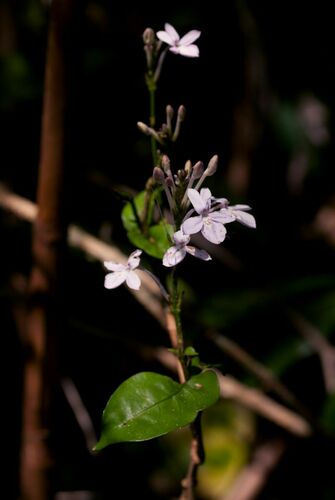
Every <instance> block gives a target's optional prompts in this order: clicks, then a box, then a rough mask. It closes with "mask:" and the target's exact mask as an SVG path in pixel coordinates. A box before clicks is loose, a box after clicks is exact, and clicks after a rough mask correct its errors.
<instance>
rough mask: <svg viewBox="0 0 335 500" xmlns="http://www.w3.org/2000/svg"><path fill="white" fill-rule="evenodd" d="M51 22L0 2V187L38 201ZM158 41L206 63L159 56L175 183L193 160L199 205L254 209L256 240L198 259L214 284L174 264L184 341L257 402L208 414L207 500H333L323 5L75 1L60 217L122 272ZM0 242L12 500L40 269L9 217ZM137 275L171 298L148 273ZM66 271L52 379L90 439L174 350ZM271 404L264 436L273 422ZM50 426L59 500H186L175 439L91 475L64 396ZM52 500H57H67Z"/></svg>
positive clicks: (333, 321) (332, 242)
mask: <svg viewBox="0 0 335 500" xmlns="http://www.w3.org/2000/svg"><path fill="white" fill-rule="evenodd" d="M48 17H49V2H42V1H40V0H1V1H0V112H1V114H0V123H1V170H0V171H1V175H0V183H1V185H3V186H6V188H7V189H9V190H10V191H11V192H13V193H16V194H18V195H20V196H21V197H24V198H26V199H29V200H32V201H35V200H36V187H37V178H38V165H39V151H40V150H39V148H40V134H41V115H42V98H43V83H44V69H45V56H46V43H47V30H48ZM165 22H169V23H171V24H172V25H173V26H174V27H175V28H176V29H177V31H178V32H179V33H180V34H181V35H182V34H184V33H186V32H187V31H189V30H191V29H199V30H201V32H202V35H201V37H200V39H199V48H200V58H199V59H187V58H182V57H180V56H174V55H173V54H171V53H168V55H167V58H166V61H165V63H164V66H163V70H162V75H161V79H160V82H159V87H158V92H157V119H158V123H162V122H163V121H164V119H165V111H164V110H165V106H166V105H167V104H171V105H172V106H173V107H174V108H175V109H177V108H178V106H179V105H180V104H183V105H185V107H186V112H187V118H186V121H185V123H184V124H183V128H182V132H181V136H180V139H179V142H178V144H177V146H176V148H175V150H174V151H173V154H172V157H171V160H172V166H173V167H174V168H175V169H176V170H177V169H179V168H182V167H183V166H184V164H185V161H186V160H188V159H190V160H191V161H192V163H195V162H196V161H198V160H202V161H204V162H205V163H206V162H208V160H209V159H210V158H211V157H212V156H213V155H214V154H218V155H219V160H220V161H219V168H218V171H217V173H216V175H215V177H211V178H210V179H209V180H208V184H207V185H208V187H210V188H211V189H212V190H213V191H214V194H215V195H216V196H217V197H227V198H228V199H229V200H230V201H231V203H242V204H248V205H250V206H251V207H252V213H253V215H254V216H255V218H256V221H257V229H256V230H251V229H248V228H245V227H243V226H240V225H238V224H231V225H230V226H229V228H228V229H229V231H228V237H227V239H226V240H225V242H224V243H223V244H222V245H221V246H220V247H214V248H211V247H209V251H210V253H212V255H213V257H214V259H213V262H212V263H210V265H202V263H200V264H199V262H198V261H196V262H194V260H193V259H186V260H185V262H184V263H183V265H182V266H181V269H180V271H181V275H182V278H183V280H184V281H185V288H186V294H185V300H184V325H185V331H186V333H187V336H188V338H189V341H190V342H191V343H192V344H193V345H194V347H195V348H196V349H197V350H198V351H199V352H200V353H201V358H202V360H203V361H204V362H206V363H209V364H216V365H217V366H219V368H220V370H221V371H222V373H223V374H224V375H225V376H227V377H231V378H232V380H233V381H238V382H239V383H240V384H243V387H244V388H246V389H247V390H248V389H250V390H251V392H247V395H242V396H241V395H240V396H238V395H237V394H236V391H235V393H234V394H232V395H230V396H229V395H227V398H223V399H222V401H220V402H219V403H218V404H217V405H215V407H213V408H212V409H210V410H209V411H208V412H206V415H205V421H204V432H205V444H206V449H207V461H206V464H205V465H204V466H203V467H202V469H201V472H200V478H199V498H200V499H202V500H218V499H228V500H242V499H251V498H257V499H264V500H265V499H266V500H283V499H285V500H287V499H291V498H292V499H293V498H294V499H296V498H307V497H310V498H315V499H318V500H331V499H335V484H334V474H333V463H334V454H335V440H334V436H335V348H334V347H333V343H334V340H335V258H334V256H335V248H334V246H335V170H334V160H335V151H334V144H333V134H334V120H333V114H334V107H335V97H334V88H335V66H334V61H333V59H334V58H333V27H332V22H333V18H332V16H331V15H330V4H329V3H327V2H323V1H321V2H318V3H313V2H312V3H311V4H310V5H307V4H306V3H303V2H288V1H286V0H284V1H283V0H282V1H280V2H279V1H278V0H273V1H272V2H265V1H263V2H259V1H257V2H256V1H252V0H249V1H247V0H226V1H225V2H222V3H218V2H212V1H210V0H209V1H207V2H202V4H201V6H200V7H198V6H195V5H194V4H193V3H192V2H174V1H170V2H168V3H165V4H164V5H162V4H157V3H154V4H152V3H151V2H141V3H138V4H137V5H136V6H132V5H131V4H128V3H127V2H109V1H107V0H86V1H84V0H83V1H82V9H81V13H80V19H79V20H78V24H77V25H76V30H75V31H74V33H73V37H75V39H76V44H75V51H76V52H75V57H74V60H75V63H76V64H75V68H73V69H74V71H73V74H74V76H73V80H72V83H71V85H72V88H71V93H70V95H71V108H70V109H71V115H70V118H69V127H68V136H69V137H68V140H69V155H68V159H67V164H66V188H67V197H66V203H67V214H66V217H67V221H68V222H69V223H71V224H76V225H78V226H80V227H82V228H83V229H85V230H86V231H88V232H89V233H91V234H92V235H94V236H96V237H98V238H99V239H100V240H102V241H104V242H106V243H108V244H113V245H117V246H118V247H119V248H121V249H122V250H123V251H124V252H125V253H126V254H128V253H130V251H132V249H133V248H132V245H131V244H130V243H129V242H128V241H127V238H126V233H125V230H124V229H123V227H122V223H121V218H120V212H121V210H122V208H123V206H124V201H123V200H122V198H121V197H120V196H117V195H116V192H117V191H119V190H120V189H121V190H126V191H128V192H133V193H136V192H138V191H140V190H141V189H143V186H144V183H145V181H146V180H147V179H148V177H149V176H150V175H151V172H152V163H151V156H150V144H149V141H148V138H147V137H145V136H143V135H141V133H140V132H139V130H138V129H137V126H136V123H137V121H143V122H146V123H148V114H149V111H148V94H147V89H146V86H145V80H144V73H145V68H146V66H145V56H144V52H143V42H142V33H143V31H144V29H145V28H147V27H151V28H153V29H154V30H155V31H158V30H161V29H163V26H164V23H165ZM0 194H1V193H0ZM0 222H1V235H2V237H1V247H0V248H1V261H2V266H1V267H2V271H1V274H0V275H1V281H0V311H1V324H2V328H1V330H2V338H3V353H4V359H3V363H2V364H3V365H6V363H8V365H6V369H5V370H4V375H3V380H4V388H5V398H4V405H3V408H4V410H3V413H4V416H5V423H4V428H3V431H4V438H5V446H4V448H3V449H4V450H5V451H4V453H5V462H6V466H5V467H6V469H8V472H6V475H5V477H4V478H3V484H2V488H3V490H4V491H6V490H7V491H9V492H10V494H9V496H6V498H13V499H16V498H18V497H19V479H18V477H19V450H20V433H21V422H22V416H21V414H22V378H23V377H22V374H23V361H24V357H25V352H24V348H23V343H22V339H21V336H20V317H21V316H20V311H21V310H22V308H24V307H25V304H26V296H25V290H26V284H27V282H28V279H29V274H30V270H31V265H32V259H31V238H32V232H31V225H30V224H29V222H27V221H24V220H22V219H20V218H18V217H17V216H15V215H14V214H13V213H12V212H11V211H10V210H8V208H7V209H6V208H4V207H2V208H1V210H0ZM144 261H145V263H146V265H147V266H148V267H150V268H151V269H152V270H153V271H154V272H155V273H157V274H158V275H159V276H160V277H161V279H162V280H164V279H165V277H166V273H165V271H164V270H162V268H161V265H160V262H159V261H158V260H157V261H155V259H153V258H150V257H146V258H145V259H144ZM66 266H67V267H66V274H65V292H64V297H63V304H64V309H65V312H66V321H65V322H64V327H63V330H62V332H61V338H60V346H61V349H60V354H59V356H60V375H61V377H63V379H66V380H68V379H70V380H71V381H73V382H74V384H75V386H76V387H77V389H78V391H79V393H80V395H81V398H82V400H83V402H84V404H85V406H86V408H87V410H88V412H89V414H90V417H91V419H92V422H93V425H94V428H95V432H96V433H97V434H99V430H100V419H101V413H102V410H103V408H104V406H105V404H106V402H107V400H108V398H109V396H110V394H111V393H112V392H113V391H114V390H115V388H116V387H117V386H118V385H119V384H120V383H121V382H122V381H123V380H124V379H125V378H127V377H129V376H131V375H133V374H134V373H136V372H138V371H143V370H156V371H158V372H161V373H168V370H167V368H166V367H164V366H162V365H161V364H160V363H159V361H158V360H157V359H154V357H152V356H151V357H150V355H148V352H152V351H151V349H152V348H153V347H160V346H166V347H169V339H168V336H167V334H166V332H165V331H164V329H163V328H162V327H161V326H160V325H159V323H158V322H157V321H156V320H155V319H154V318H153V317H151V316H150V314H149V312H148V311H146V309H145V308H143V307H142V306H141V305H140V304H139V303H138V302H137V301H136V299H135V298H134V296H133V295H130V294H129V293H128V290H126V288H125V287H121V288H120V289H118V290H117V291H107V290H105V289H104V287H103V281H104V275H105V272H104V269H103V266H102V265H101V263H99V262H97V261H95V260H94V259H92V258H90V257H88V256H87V255H84V254H83V253H82V252H80V251H79V250H74V249H72V248H69V249H68V253H67V260H66ZM21 327H22V324H21ZM229 341H232V342H233V344H231V343H230V342H229ZM279 381H280V382H279ZM253 390H256V394H257V395H261V399H260V400H259V401H258V400H257V401H258V403H256V404H255V403H253V402H252V401H251V402H250V400H249V399H248V397H250V395H253V394H254V392H252V391H253ZM263 396H264V398H265V399H262V397H263ZM274 402H275V403H278V406H275V407H274V410H273V411H274V414H275V415H274V416H273V414H272V413H271V411H270V410H269V411H270V414H269V412H268V411H267V410H268V408H269V407H268V405H270V408H272V407H271V404H272V403H274ZM282 408H284V410H285V409H290V410H291V411H292V412H294V413H295V414H296V415H299V417H300V418H301V419H303V421H304V422H305V423H306V425H307V426H308V428H309V431H308V432H306V435H304V436H301V435H299V432H297V431H292V429H291V428H290V426H289V424H287V425H286V424H285V423H283V422H281V423H279V421H278V418H277V417H278V415H277V417H276V412H279V413H280V411H281V409H282ZM271 415H272V416H271ZM290 415H291V414H290ZM56 422H57V435H56V439H55V443H56V446H55V449H56V464H57V466H56V484H57V491H59V492H76V491H81V492H82V493H81V495H82V496H81V497H76V498H81V499H82V500H84V499H85V498H87V499H89V498H91V499H110V498H121V497H122V498H135V497H139V496H141V498H142V497H144V498H147V499H150V498H152V499H155V498H157V499H164V498H174V497H177V496H178V490H179V484H180V480H181V478H182V477H183V474H184V471H185V468H186V467H187V460H188V448H187V443H188V439H189V436H188V433H187V432H185V431H181V432H178V433H175V434H173V435H168V436H166V437H163V438H160V439H157V440H153V441H148V442H145V443H133V444H120V445H119V444H118V445H113V446H111V447H109V448H107V449H106V450H104V451H103V452H101V453H100V454H99V455H92V454H91V453H90V452H89V451H88V449H87V446H86V441H85V439H84V436H83V433H82V430H81V429H80V426H79V425H78V423H77V421H76V418H75V416H74V413H73V410H72V408H71V405H69V402H68V400H67V399H66V397H65V396H64V392H63V391H62V390H59V394H58V401H57V413H56ZM248 474H249V475H248ZM246 477H247V480H245V478H246ZM255 477H257V478H258V483H257V484H258V486H257V487H256V489H255V488H254V489H253V484H254V483H252V478H255ZM248 478H249V480H248ZM250 478H251V479H250ZM243 481H246V482H245V483H244V482H243ZM256 482H257V481H256ZM238 485H242V486H243V488H242V489H243V493H241V492H240V493H239V492H238V491H237V490H238ZM120 491H121V492H122V493H120V494H116V492H120ZM83 492H86V493H83ZM62 495H63V494H60V495H59V499H61V498H63V499H65V498H72V497H65V496H62ZM85 495H88V496H85ZM229 495H230V496H229ZM239 495H240V496H239ZM243 495H244V496H243ZM248 495H249V496H248ZM73 498H74V497H73Z"/></svg>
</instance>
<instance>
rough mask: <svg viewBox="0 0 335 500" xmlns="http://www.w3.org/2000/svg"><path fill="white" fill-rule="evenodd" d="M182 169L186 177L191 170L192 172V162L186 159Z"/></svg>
mask: <svg viewBox="0 0 335 500" xmlns="http://www.w3.org/2000/svg"><path fill="white" fill-rule="evenodd" d="M184 170H185V173H186V177H188V176H189V175H190V174H191V172H192V162H191V160H187V162H186V163H185V167H184Z"/></svg>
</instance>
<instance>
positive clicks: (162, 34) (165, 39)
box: [156, 31, 175, 46]
mask: <svg viewBox="0 0 335 500" xmlns="http://www.w3.org/2000/svg"><path fill="white" fill-rule="evenodd" d="M156 36H157V38H158V39H159V40H161V41H162V42H164V43H167V44H168V45H172V46H173V45H174V44H175V41H174V39H173V38H171V36H170V35H169V33H167V32H166V31H157V33H156Z"/></svg>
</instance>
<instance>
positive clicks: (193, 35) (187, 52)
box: [156, 23, 201, 57]
mask: <svg viewBox="0 0 335 500" xmlns="http://www.w3.org/2000/svg"><path fill="white" fill-rule="evenodd" d="M164 29H165V31H158V32H157V33H156V34H157V38H159V40H161V41H162V42H164V43H167V44H168V45H170V47H169V50H170V51H171V52H173V53H174V54H180V55H181V56H186V57H199V48H198V46H197V45H194V44H193V42H195V40H197V39H198V38H199V36H200V35H201V31H198V30H191V31H189V32H188V33H186V35H184V36H183V37H182V38H180V36H179V35H178V33H177V32H176V30H175V29H174V27H173V26H171V24H169V23H165V25H164Z"/></svg>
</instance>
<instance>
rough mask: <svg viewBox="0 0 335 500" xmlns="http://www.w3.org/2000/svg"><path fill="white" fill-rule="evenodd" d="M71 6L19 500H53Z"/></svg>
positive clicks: (51, 148) (55, 109)
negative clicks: (53, 442) (53, 440)
mask: <svg viewBox="0 0 335 500" xmlns="http://www.w3.org/2000/svg"><path fill="white" fill-rule="evenodd" d="M76 6H77V0H53V2H52V7H51V12H50V25H49V33H48V46H47V56H46V70H45V90H44V102H43V115H42V130H41V151H40V165H39V178H38V188H37V205H38V213H37V217H36V220H35V224H34V228H33V244H32V257H33V267H32V271H31V276H30V284H29V298H30V310H29V314H28V321H27V330H26V338H25V343H26V359H25V366H24V386H23V427H22V449H21V497H22V498H23V499H24V500H50V498H52V497H53V492H54V485H53V478H52V476H53V469H54V456H53V449H52V438H53V430H54V422H53V418H54V406H55V393H56V392H55V388H56V384H57V336H58V328H57V326H58V324H59V316H58V315H59V307H58V306H59V297H60V294H59V290H60V285H61V274H62V270H63V259H64V253H65V252H64V250H65V246H66V219H65V217H64V208H65V207H64V152H65V110H66V106H67V90H68V88H69V67H70V65H69V60H68V59H69V54H70V53H71V50H69V44H70V40H71V37H70V35H71V28H72V26H73V22H74V18H75V14H76Z"/></svg>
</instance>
